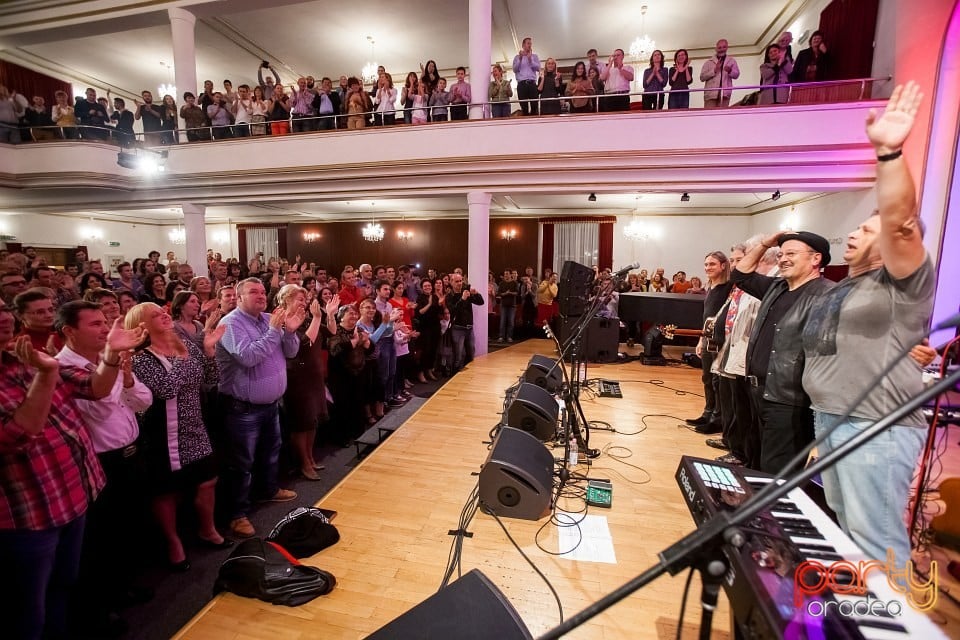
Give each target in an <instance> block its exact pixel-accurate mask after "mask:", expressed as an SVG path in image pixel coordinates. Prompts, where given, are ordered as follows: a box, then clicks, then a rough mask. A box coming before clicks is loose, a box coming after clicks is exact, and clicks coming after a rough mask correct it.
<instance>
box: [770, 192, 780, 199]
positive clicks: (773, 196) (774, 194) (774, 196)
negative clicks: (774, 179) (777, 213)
mask: <svg viewBox="0 0 960 640" xmlns="http://www.w3.org/2000/svg"><path fill="white" fill-rule="evenodd" d="M770 199H771V200H773V201H774V202H776V201H777V200H779V199H780V189H777V190H776V191H774V192H773V194H772V195H771V196H770Z"/></svg>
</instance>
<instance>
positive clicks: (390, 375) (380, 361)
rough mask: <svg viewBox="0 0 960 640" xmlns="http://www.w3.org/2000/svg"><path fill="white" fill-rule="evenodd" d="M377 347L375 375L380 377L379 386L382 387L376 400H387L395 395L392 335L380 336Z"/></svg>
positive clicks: (394, 357) (395, 361) (395, 352)
mask: <svg viewBox="0 0 960 640" xmlns="http://www.w3.org/2000/svg"><path fill="white" fill-rule="evenodd" d="M377 349H379V353H378V354H377V375H378V376H379V377H380V386H381V387H382V388H383V396H382V397H380V398H377V400H380V401H383V400H389V399H390V398H392V397H393V396H394V395H395V394H394V393H393V380H394V378H395V377H396V376H397V345H396V343H394V341H393V336H390V337H389V338H380V341H379V342H378V343H377Z"/></svg>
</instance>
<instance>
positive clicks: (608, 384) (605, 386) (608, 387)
mask: <svg viewBox="0 0 960 640" xmlns="http://www.w3.org/2000/svg"><path fill="white" fill-rule="evenodd" d="M598 395H599V396H600V397H601V398H622V397H623V392H622V391H620V383H619V382H617V381H616V380H600V393H599V394H598Z"/></svg>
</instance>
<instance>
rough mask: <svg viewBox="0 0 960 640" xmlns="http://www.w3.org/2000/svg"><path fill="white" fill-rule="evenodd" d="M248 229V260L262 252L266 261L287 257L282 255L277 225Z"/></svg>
mask: <svg viewBox="0 0 960 640" xmlns="http://www.w3.org/2000/svg"><path fill="white" fill-rule="evenodd" d="M246 231H247V233H246V236H247V237H246V248H247V260H252V259H253V257H254V256H256V255H257V254H258V253H261V252H262V253H263V259H264V261H266V260H269V259H270V258H279V257H286V256H281V255H280V234H279V233H278V232H277V228H276V227H269V228H268V227H254V228H249V227H248V228H247V230H246Z"/></svg>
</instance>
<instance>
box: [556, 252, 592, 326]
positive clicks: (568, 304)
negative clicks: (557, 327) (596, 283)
mask: <svg viewBox="0 0 960 640" xmlns="http://www.w3.org/2000/svg"><path fill="white" fill-rule="evenodd" d="M593 278H594V273H593V269H591V268H590V267H587V266H585V265H582V264H580V263H579V262H574V261H573V260H567V261H566V262H564V263H563V268H562V269H561V270H560V278H559V280H558V281H557V305H558V306H559V307H560V315H562V316H566V317H571V316H581V315H583V312H584V311H585V310H586V306H587V298H588V297H589V293H590V289H591V288H592V285H593Z"/></svg>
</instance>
